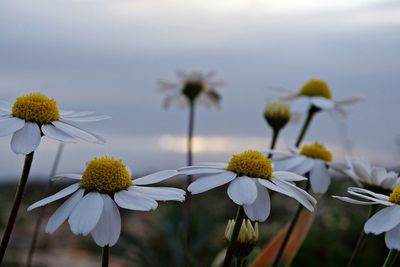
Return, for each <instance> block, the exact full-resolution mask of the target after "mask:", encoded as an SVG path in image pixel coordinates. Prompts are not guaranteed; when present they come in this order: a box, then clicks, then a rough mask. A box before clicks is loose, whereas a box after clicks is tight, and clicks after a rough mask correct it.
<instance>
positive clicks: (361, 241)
mask: <svg viewBox="0 0 400 267" xmlns="http://www.w3.org/2000/svg"><path fill="white" fill-rule="evenodd" d="M377 209H378V205H372V206H371V207H370V209H369V212H368V216H367V219H366V220H368V219H369V218H371V216H372V215H374V214H375V212H376V210H377ZM366 237H367V235H366V234H365V232H364V230H361V233H360V236H359V237H358V240H357V245H356V247H355V248H354V250H353V253H352V254H351V258H350V260H349V262H348V263H347V267H351V266H353V264H354V262H355V260H356V258H357V256H358V254H359V253H360V252H361V250H362V249H363V247H364V245H365V241H366Z"/></svg>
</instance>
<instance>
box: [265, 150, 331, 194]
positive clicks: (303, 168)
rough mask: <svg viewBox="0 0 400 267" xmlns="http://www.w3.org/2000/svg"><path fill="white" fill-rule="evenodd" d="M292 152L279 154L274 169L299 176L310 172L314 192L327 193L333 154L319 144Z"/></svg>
mask: <svg viewBox="0 0 400 267" xmlns="http://www.w3.org/2000/svg"><path fill="white" fill-rule="evenodd" d="M290 150H291V153H290V154H284V153H279V155H278V157H274V158H273V159H272V161H273V165H274V169H275V170H277V171H289V172H294V173H296V174H299V175H305V174H306V173H308V172H309V173H310V176H309V177H310V184H311V189H312V191H313V192H315V193H322V194H323V193H325V192H326V191H327V190H328V187H329V185H330V183H331V177H330V175H329V172H328V164H329V162H330V161H332V153H331V152H330V151H329V150H328V149H326V148H325V146H323V145H321V144H319V143H314V144H312V145H304V146H302V147H301V149H300V150H298V149H297V148H295V147H291V148H290ZM272 153H273V152H272Z"/></svg>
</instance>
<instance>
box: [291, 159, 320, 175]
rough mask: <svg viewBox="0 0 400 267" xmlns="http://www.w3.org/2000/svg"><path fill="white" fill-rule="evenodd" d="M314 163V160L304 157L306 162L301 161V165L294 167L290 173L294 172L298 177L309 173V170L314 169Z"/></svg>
mask: <svg viewBox="0 0 400 267" xmlns="http://www.w3.org/2000/svg"><path fill="white" fill-rule="evenodd" d="M314 163H315V160H314V159H311V158H307V157H306V160H305V161H303V163H302V164H300V165H297V166H296V167H294V168H293V169H291V170H290V171H291V172H294V173H297V174H299V175H304V174H306V173H307V172H309V171H311V169H312V168H313V167H314Z"/></svg>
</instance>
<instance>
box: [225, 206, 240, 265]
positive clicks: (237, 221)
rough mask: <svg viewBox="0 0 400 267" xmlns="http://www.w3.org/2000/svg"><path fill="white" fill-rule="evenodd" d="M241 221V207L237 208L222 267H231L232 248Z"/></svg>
mask: <svg viewBox="0 0 400 267" xmlns="http://www.w3.org/2000/svg"><path fill="white" fill-rule="evenodd" d="M243 219H244V209H243V206H239V208H238V210H237V213H236V218H235V225H234V226H233V231H232V236H231V241H230V242H229V244H228V249H227V250H226V254H225V259H224V265H223V267H230V265H231V261H232V257H233V247H234V245H235V243H236V240H237V238H238V236H239V232H240V227H242V223H243Z"/></svg>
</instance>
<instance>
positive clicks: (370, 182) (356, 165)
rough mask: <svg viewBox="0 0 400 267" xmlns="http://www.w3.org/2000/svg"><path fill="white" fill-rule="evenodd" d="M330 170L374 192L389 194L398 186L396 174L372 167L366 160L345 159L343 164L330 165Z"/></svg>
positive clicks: (397, 175) (399, 181) (378, 167)
mask: <svg viewBox="0 0 400 267" xmlns="http://www.w3.org/2000/svg"><path fill="white" fill-rule="evenodd" d="M331 168H332V169H333V170H335V171H338V172H339V173H341V174H343V175H345V176H348V177H350V178H351V179H352V180H353V181H354V183H356V184H357V186H360V187H364V188H366V189H368V190H372V191H374V192H379V193H387V194H389V193H390V192H391V191H392V190H393V189H394V188H395V187H397V186H400V177H399V174H398V173H397V172H394V171H389V172H388V171H387V170H386V169H385V168H384V167H380V166H372V165H371V163H370V162H369V161H368V160H366V159H364V160H360V159H354V160H352V159H346V161H345V162H338V163H332V164H331Z"/></svg>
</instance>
